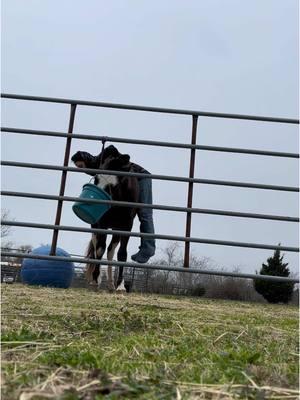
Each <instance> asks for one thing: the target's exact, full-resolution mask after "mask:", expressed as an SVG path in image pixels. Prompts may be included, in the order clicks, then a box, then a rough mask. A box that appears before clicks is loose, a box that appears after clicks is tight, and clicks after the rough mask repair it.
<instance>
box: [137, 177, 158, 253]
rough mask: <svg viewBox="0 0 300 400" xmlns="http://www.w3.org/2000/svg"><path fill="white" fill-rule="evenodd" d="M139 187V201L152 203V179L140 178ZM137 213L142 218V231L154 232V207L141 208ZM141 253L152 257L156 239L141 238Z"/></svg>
mask: <svg viewBox="0 0 300 400" xmlns="http://www.w3.org/2000/svg"><path fill="white" fill-rule="evenodd" d="M139 189H140V194H139V203H145V204H152V179H149V178H142V179H140V180H139ZM137 214H138V217H139V220H140V232H141V233H154V224H153V209H152V208H139V209H138V212H137ZM140 253H142V254H143V255H144V256H148V257H152V256H153V255H154V253H155V240H154V239H145V238H141V245H140Z"/></svg>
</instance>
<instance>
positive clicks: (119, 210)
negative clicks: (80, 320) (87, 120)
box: [86, 150, 139, 291]
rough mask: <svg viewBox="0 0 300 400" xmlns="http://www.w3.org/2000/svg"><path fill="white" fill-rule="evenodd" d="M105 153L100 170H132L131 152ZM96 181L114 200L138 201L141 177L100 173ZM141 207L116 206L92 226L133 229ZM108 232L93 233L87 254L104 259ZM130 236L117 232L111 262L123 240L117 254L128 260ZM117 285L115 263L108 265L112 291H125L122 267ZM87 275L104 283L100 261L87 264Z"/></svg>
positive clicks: (118, 269)
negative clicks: (139, 179)
mask: <svg viewBox="0 0 300 400" xmlns="http://www.w3.org/2000/svg"><path fill="white" fill-rule="evenodd" d="M105 155H106V154H105V150H104V152H103V157H102V162H101V164H100V169H107V170H112V171H128V170H129V159H130V157H129V156H128V155H127V154H120V153H119V155H118V156H117V157H111V156H107V157H105ZM95 184H96V185H97V186H99V187H101V188H102V189H103V190H105V191H106V192H107V193H109V194H110V195H111V197H112V199H113V200H119V201H129V202H135V203H136V202H138V195H139V186H138V180H137V178H134V177H127V176H116V175H96V177H95ZM136 212H137V209H136V208H130V207H120V206H119V207H118V206H112V207H111V208H110V209H109V210H108V211H107V212H106V213H105V214H104V215H103V217H102V218H101V219H100V220H99V221H98V222H96V223H95V224H93V225H92V228H99V229H109V228H111V229H113V230H122V231H128V232H130V231H131V229H132V225H133V220H134V217H135V216H136ZM106 236H107V235H106V234H100V233H93V234H92V239H91V241H90V243H89V246H88V249H87V257H88V258H94V259H99V260H101V259H102V257H103V255H104V253H105V249H106ZM128 240H129V236H121V235H113V236H112V239H111V242H110V244H109V246H108V249H107V259H108V261H112V260H113V256H114V253H115V249H116V247H117V246H118V244H119V243H120V248H119V250H118V253H117V259H118V261H124V262H125V261H126V260H127V244H128ZM117 271H118V276H117V279H116V284H115V282H114V279H113V276H112V266H111V265H109V266H108V267H107V285H108V289H109V290H110V291H114V290H115V289H116V290H117V291H125V286H124V278H123V267H118V268H117ZM86 277H87V280H88V281H89V283H91V284H97V285H98V287H99V286H100V284H101V266H100V265H99V264H87V269H86Z"/></svg>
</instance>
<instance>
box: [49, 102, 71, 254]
mask: <svg viewBox="0 0 300 400" xmlns="http://www.w3.org/2000/svg"><path fill="white" fill-rule="evenodd" d="M75 112H76V104H71V111H70V119H69V129H68V137H67V141H66V148H65V159H64V167H67V166H68V164H69V158H70V150H71V141H72V133H73V127H74V120H75ZM66 179H67V171H63V172H62V175H61V181H60V189H59V196H63V195H64V193H65V187H66ZM62 206H63V200H58V202H57V208H56V217H55V225H59V224H60V219H61V211H62ZM58 232H59V231H58V230H57V229H54V231H53V236H52V245H51V251H50V255H51V256H53V255H55V253H56V246H57V238H58Z"/></svg>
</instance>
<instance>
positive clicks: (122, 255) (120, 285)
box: [117, 236, 129, 292]
mask: <svg viewBox="0 0 300 400" xmlns="http://www.w3.org/2000/svg"><path fill="white" fill-rule="evenodd" d="M128 240H129V236H122V237H121V245H120V248H119V251H118V261H123V262H126V260H127V244H128ZM118 270H119V273H118V279H117V291H118V292H126V289H125V285H124V278H123V267H119V268H118Z"/></svg>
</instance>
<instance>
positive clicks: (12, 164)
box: [1, 161, 299, 192]
mask: <svg viewBox="0 0 300 400" xmlns="http://www.w3.org/2000/svg"><path fill="white" fill-rule="evenodd" d="M1 165H3V166H7V167H21V168H36V169H47V170H54V171H70V172H79V173H90V174H94V175H96V174H102V175H117V176H132V177H136V178H150V179H159V180H166V181H176V182H193V183H202V184H205V185H221V186H233V187H242V188H251V189H265V190H279V191H285V192H299V188H297V187H291V186H274V185H264V184H256V183H244V182H232V181H219V180H213V179H199V178H185V177H180V176H170V175H155V174H143V173H135V172H124V171H111V170H101V169H91V168H77V167H61V166H58V165H48V164H35V163H25V162H16V161H1Z"/></svg>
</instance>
